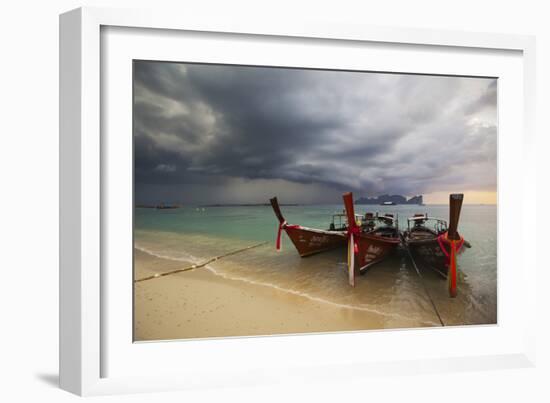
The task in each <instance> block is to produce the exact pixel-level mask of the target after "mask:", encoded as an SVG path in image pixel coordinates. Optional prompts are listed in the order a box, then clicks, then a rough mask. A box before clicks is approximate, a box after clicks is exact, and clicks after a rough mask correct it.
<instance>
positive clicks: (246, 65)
mask: <svg viewBox="0 0 550 403" xmlns="http://www.w3.org/2000/svg"><path fill="white" fill-rule="evenodd" d="M179 17H180V16H178V18H175V17H174V16H171V15H170V14H168V13H167V14H164V13H150V12H140V11H120V10H119V11H114V10H105V9H78V10H75V11H71V12H69V13H66V14H63V15H62V16H61V22H60V24H61V33H60V35H61V38H60V43H61V57H60V68H61V72H60V82H61V88H60V95H61V103H60V109H61V122H60V124H61V133H60V135H61V142H60V147H61V148H60V154H61V164H60V170H61V172H60V180H61V192H60V198H61V224H60V228H61V264H60V279H61V283H60V292H61V295H60V320H61V325H60V346H61V347H60V348H61V359H60V380H61V385H62V387H63V388H65V389H67V390H70V391H72V392H74V393H78V394H104V393H120V392H135V391H153V390H163V389H175V388H193V387H214V386H223V385H248V384H255V383H262V382H272V381H274V380H277V381H280V380H281V377H283V378H284V379H286V380H291V379H292V378H293V377H294V376H296V374H302V375H301V376H304V373H303V372H304V369H306V368H307V369H308V370H307V374H306V375H305V376H307V377H310V378H311V379H323V378H324V377H327V376H328V375H329V374H333V373H334V372H335V371H337V372H338V373H339V374H340V375H341V376H343V377H345V376H346V375H350V374H355V376H357V374H360V375H362V376H368V375H369V374H373V373H381V372H382V373H383V372H387V373H405V374H406V373H418V371H440V370H458V369H460V370H468V369H480V368H501V367H518V366H528V365H531V362H532V359H533V344H532V337H534V336H533V334H532V324H531V322H530V319H529V317H526V316H525V314H524V312H528V311H529V308H528V307H529V306H530V304H533V301H534V300H533V298H534V297H533V294H532V291H533V289H534V282H535V276H534V267H535V264H534V262H533V260H534V259H535V257H534V255H532V254H529V253H528V249H527V246H526V245H527V242H528V230H529V229H528V225H527V222H526V218H527V214H526V212H527V210H526V207H525V206H526V203H527V202H528V201H527V199H526V198H527V196H526V195H528V194H529V191H530V190H531V189H533V188H534V186H535V185H534V182H533V181H532V180H531V179H530V178H531V177H532V176H531V174H532V172H534V165H533V162H532V161H531V160H530V159H529V155H530V153H531V152H532V149H533V142H534V140H533V136H532V134H531V126H530V125H531V122H532V106H531V102H532V99H531V97H532V94H533V88H534V74H533V68H534V65H533V57H534V55H533V52H534V44H533V39H532V38H530V37H524V36H517V35H497V34H474V33H462V32H446V31H441V32H439V31H438V32H437V35H433V34H434V33H433V32H430V31H422V30H410V29H402V28H399V29H397V28H396V29H382V28H372V27H353V26H342V25H338V24H326V23H324V24H317V23H308V24H301V25H293V24H291V23H288V24H280V23H277V24H275V23H273V22H272V23H269V22H267V23H266V21H262V22H256V23H251V22H246V23H245V22H242V24H238V26H237V25H236V26H233V25H231V23H229V22H220V21H204V20H200V19H196V20H195V19H192V18H190V17H186V18H183V19H181V18H179ZM504 178H505V180H504ZM519 189H521V192H519V191H518V190H519ZM531 213H532V212H531ZM510 217H513V218H514V220H513V222H512V220H510ZM518 273H521V275H518ZM519 295H521V296H522V297H521V298H519V297H518V296H519ZM411 345H414V346H415V348H414V349H411V348H410V346H411ZM319 351H323V354H319ZM282 372H284V375H281V373H282ZM137 379H139V382H138V381H137Z"/></svg>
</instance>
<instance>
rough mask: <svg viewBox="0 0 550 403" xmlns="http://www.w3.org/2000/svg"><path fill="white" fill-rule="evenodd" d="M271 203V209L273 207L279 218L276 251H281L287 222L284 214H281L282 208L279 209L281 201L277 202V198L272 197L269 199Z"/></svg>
mask: <svg viewBox="0 0 550 403" xmlns="http://www.w3.org/2000/svg"><path fill="white" fill-rule="evenodd" d="M269 201H270V202H271V207H273V211H274V212H275V216H277V219H278V220H279V228H278V230H277V239H276V241H275V249H277V250H278V251H280V250H281V241H282V236H283V229H284V228H285V225H286V221H285V218H284V217H283V213H281V208H280V207H279V201H278V200H277V197H272V198H271V199H269Z"/></svg>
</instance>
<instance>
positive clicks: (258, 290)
mask: <svg viewBox="0 0 550 403" xmlns="http://www.w3.org/2000/svg"><path fill="white" fill-rule="evenodd" d="M134 259H135V269H134V270H135V273H134V275H135V278H136V279H137V278H142V277H147V276H152V275H153V276H154V274H155V273H162V272H167V271H171V270H177V269H179V268H182V267H185V266H188V265H191V264H193V263H192V262H184V261H175V260H170V259H164V258H161V257H158V256H153V255H150V254H148V253H146V252H144V251H142V250H139V249H134ZM289 291H291V290H282V289H278V288H277V287H272V286H267V285H262V284H258V283H254V282H253V281H246V280H241V279H231V278H227V277H225V276H223V275H217V274H214V273H213V272H212V271H211V270H210V269H209V268H207V267H202V268H197V269H195V270H191V271H187V272H183V273H177V274H173V275H168V276H164V277H158V278H153V279H151V280H147V281H142V282H139V283H135V284H134V304H135V306H134V335H135V341H153V340H171V339H189V338H211V337H238V336H261V335H284V334H297V333H300V334H304V333H326V332H338V331H359V330H380V329H387V328H392V329H397V328H410V327H418V326H423V327H424V326H429V325H426V324H420V323H418V322H417V321H408V320H407V319H406V317H400V318H395V317H392V316H391V315H387V314H384V313H376V312H373V311H372V310H368V309H362V308H360V307H353V306H345V305H340V304H337V303H332V302H330V301H324V300H321V299H315V297H313V298H312V297H311V296H306V295H300V294H298V293H293V292H292V291H291V292H289Z"/></svg>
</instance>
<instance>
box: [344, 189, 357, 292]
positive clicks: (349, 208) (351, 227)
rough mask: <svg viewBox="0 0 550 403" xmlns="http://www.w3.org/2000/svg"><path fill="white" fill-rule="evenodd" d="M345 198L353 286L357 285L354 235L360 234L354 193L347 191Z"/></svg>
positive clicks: (349, 269) (350, 271)
mask: <svg viewBox="0 0 550 403" xmlns="http://www.w3.org/2000/svg"><path fill="white" fill-rule="evenodd" d="M342 197H343V199H344V207H345V208H346V216H347V218H348V280H349V284H350V285H351V286H352V287H355V276H356V274H357V273H356V270H355V253H356V249H357V248H356V240H355V239H354V237H356V236H357V235H358V232H359V231H358V230H359V228H358V227H357V224H356V223H355V209H354V207H353V193H351V192H347V193H344V195H343V196H342Z"/></svg>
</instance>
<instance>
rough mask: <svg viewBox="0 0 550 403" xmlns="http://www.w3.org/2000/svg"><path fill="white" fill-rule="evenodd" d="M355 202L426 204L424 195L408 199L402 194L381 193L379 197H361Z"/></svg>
mask: <svg viewBox="0 0 550 403" xmlns="http://www.w3.org/2000/svg"><path fill="white" fill-rule="evenodd" d="M355 204H386V205H394V204H417V205H422V204H424V202H423V199H422V195H418V196H413V197H411V198H410V199H408V200H407V198H406V197H405V196H401V195H381V196H378V197H360V198H359V199H357V200H355Z"/></svg>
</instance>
